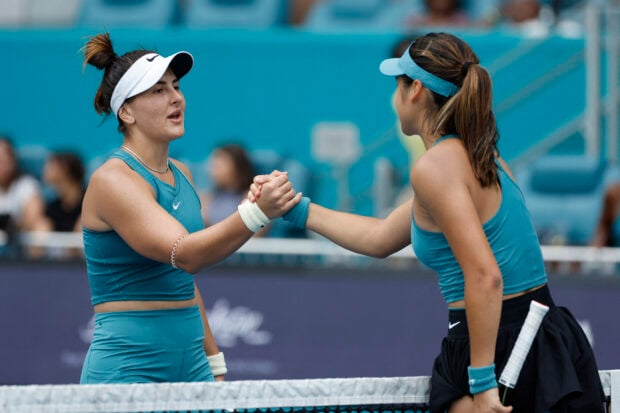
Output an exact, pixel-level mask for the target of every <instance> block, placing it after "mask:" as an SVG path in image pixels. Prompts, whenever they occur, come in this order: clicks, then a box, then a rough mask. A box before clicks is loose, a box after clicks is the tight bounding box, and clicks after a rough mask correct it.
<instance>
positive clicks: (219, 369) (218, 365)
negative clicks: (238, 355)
mask: <svg viewBox="0 0 620 413" xmlns="http://www.w3.org/2000/svg"><path fill="white" fill-rule="evenodd" d="M207 360H209V366H210V367H211V373H213V376H223V375H224V374H226V372H227V371H228V369H227V368H226V360H225V359H224V353H222V352H221V351H220V352H219V353H217V354H214V355H212V356H207Z"/></svg>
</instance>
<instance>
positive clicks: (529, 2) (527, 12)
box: [499, 0, 555, 37]
mask: <svg viewBox="0 0 620 413" xmlns="http://www.w3.org/2000/svg"><path fill="white" fill-rule="evenodd" d="M499 12H500V15H501V19H502V21H503V24H504V25H505V26H506V27H508V28H514V29H517V30H519V31H520V32H521V33H522V34H524V35H526V36H528V37H544V36H547V35H548V34H549V31H550V30H551V29H552V26H553V24H554V20H555V18H554V15H553V11H552V10H551V8H550V7H543V5H542V3H541V2H540V1H539V0H505V1H504V2H503V3H502V4H501V5H500V8H499Z"/></svg>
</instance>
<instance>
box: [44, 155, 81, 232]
mask: <svg viewBox="0 0 620 413" xmlns="http://www.w3.org/2000/svg"><path fill="white" fill-rule="evenodd" d="M43 181H44V182H45V183H46V184H47V185H49V186H50V187H51V188H52V189H53V190H54V193H55V197H54V198H53V199H51V200H50V201H48V202H46V205H45V216H44V217H43V219H41V220H40V221H39V222H38V224H37V230H39V231H56V232H72V231H75V232H80V231H81V230H82V226H81V220H80V217H81V214H82V199H83V198H84V191H85V186H84V164H83V163H82V159H81V158H80V157H79V155H77V154H76V153H74V152H56V153H54V154H52V155H51V156H50V157H49V158H48V160H47V161H46V163H45V167H44V168H43Z"/></svg>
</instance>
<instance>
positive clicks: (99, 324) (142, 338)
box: [80, 306, 213, 384]
mask: <svg viewBox="0 0 620 413" xmlns="http://www.w3.org/2000/svg"><path fill="white" fill-rule="evenodd" d="M203 339H204V328H203V324H202V318H201V316H200V310H199V307H198V306H192V307H187V308H180V309H170V310H149V311H119V312H109V313H100V314H96V315H95V330H94V334H93V341H92V343H91V345H90V348H89V349H88V352H87V353H86V358H85V359H84V365H83V367H82V376H81V378H80V383H83V384H96V383H148V382H192V381H213V374H212V373H211V368H210V367H209V361H208V360H207V355H206V353H205V351H204V347H203Z"/></svg>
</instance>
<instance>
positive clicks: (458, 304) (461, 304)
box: [448, 284, 546, 308]
mask: <svg viewBox="0 0 620 413" xmlns="http://www.w3.org/2000/svg"><path fill="white" fill-rule="evenodd" d="M545 285H546V284H541V285H537V286H536V287H532V288H530V289H529V290H524V291H519V292H518V293H514V294H506V295H505V296H503V297H502V300H503V301H506V300H510V299H511V298H515V297H520V296H522V295H525V294H527V293H531V292H532V291H536V290H538V289H539V288H542V287H544V286H545ZM448 308H465V300H460V301H455V302H453V303H448Z"/></svg>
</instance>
